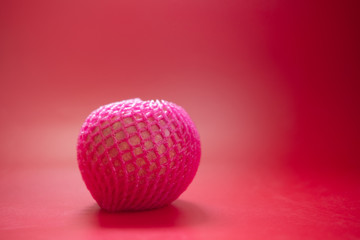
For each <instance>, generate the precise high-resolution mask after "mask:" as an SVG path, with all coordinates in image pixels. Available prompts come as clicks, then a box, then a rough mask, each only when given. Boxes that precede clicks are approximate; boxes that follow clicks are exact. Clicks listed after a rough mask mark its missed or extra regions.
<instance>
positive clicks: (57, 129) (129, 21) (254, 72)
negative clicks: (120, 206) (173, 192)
mask: <svg viewBox="0 0 360 240" xmlns="http://www.w3.org/2000/svg"><path fill="white" fill-rule="evenodd" d="M358 9H359V6H358V4H357V3H356V1H320V0H319V1H311V0H303V1H285V0H250V1H235V0H227V1H218V0H214V1H204V0H193V1H190V0H185V1H178V0H173V1H163V0H154V1H82V0H76V1H66V0H65V1H4V0H3V1H1V3H0V30H1V31H0V83H1V85H0V87H1V88H0V101H1V103H2V104H1V108H0V116H1V118H0V126H1V140H0V167H1V169H0V174H1V175H0V238H2V239H10V238H24V237H30V238H32V239H37V238H43V239H49V238H53V239H54V238H55V239H56V238H59V239H65V238H66V239H68V238H71V237H74V238H75V237H76V238H77V239H97V238H100V239H101V238H103V239H112V238H114V239H115V238H119V237H121V238H131V239H142V238H146V239H159V238H172V239H241V238H250V239H265V238H266V239H355V238H360V188H359V182H360V178H359V174H360V161H359V160H360V151H359V143H360V141H359V140H360V137H359V136H360V131H359V130H360V128H359V122H360V111H359V102H360V101H359V100H360V97H359V89H360V88H359V87H360V86H359V85H360V84H359V80H360V70H359V66H360V52H359V42H360V39H359V34H358V32H359V24H358V22H359V16H358ZM134 97H140V98H142V99H144V100H147V99H165V100H168V101H173V102H175V103H177V104H179V105H181V106H183V107H184V108H185V109H186V110H187V111H188V113H189V114H190V116H191V117H192V118H193V120H194V122H195V124H196V125H197V127H198V130H199V132H200V135H201V140H202V161H201V165H200V168H199V171H198V174H197V176H196V178H195V180H194V182H193V183H192V185H191V186H190V187H189V189H188V190H187V191H186V192H185V193H184V194H183V195H182V196H181V197H180V199H179V200H177V201H175V202H174V204H173V205H171V206H169V207H166V208H163V209H159V210H155V211H149V212H140V213H121V214H108V213H105V212H103V211H100V210H99V209H98V207H97V206H96V204H95V203H94V201H93V200H92V198H91V196H90V194H89V193H88V192H87V190H86V188H85V185H84V184H83V182H82V180H81V177H80V174H79V171H78V169H77V163H76V138H77V134H78V132H79V130H80V127H81V125H82V123H83V121H84V120H85V118H86V117H87V115H88V114H89V113H90V112H91V111H92V110H94V109H95V108H97V107H98V106H100V105H103V104H107V103H110V102H114V101H119V100H123V99H128V98H134Z"/></svg>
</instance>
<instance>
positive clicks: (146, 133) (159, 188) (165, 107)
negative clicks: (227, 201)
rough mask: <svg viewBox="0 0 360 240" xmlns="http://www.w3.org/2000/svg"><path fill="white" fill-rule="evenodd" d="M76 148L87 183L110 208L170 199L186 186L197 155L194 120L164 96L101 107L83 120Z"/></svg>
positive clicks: (158, 203) (140, 206) (149, 204)
mask: <svg viewBox="0 0 360 240" xmlns="http://www.w3.org/2000/svg"><path fill="white" fill-rule="evenodd" d="M77 150H78V163H79V168H80V171H81V174H82V177H83V179H84V181H85V184H86V186H87V188H88V189H89V191H90V193H91V194H92V196H93V197H94V199H95V200H96V201H97V203H98V204H99V206H100V207H101V208H103V209H106V210H109V211H120V210H142V209H151V208H157V207H161V206H164V205H166V204H169V203H171V202H172V201H174V200H175V199H177V198H178V197H179V196H180V194H181V193H182V192H183V191H185V189H186V188H187V187H188V185H189V184H190V182H191V181H192V179H193V178H194V176H195V173H196V171H197V168H198V165H199V161H200V139H199V135H198V132H197V130H196V128H195V125H194V123H193V122H192V121H191V119H190V117H189V116H188V114H187V113H186V112H185V111H184V110H183V109H182V108H181V107H179V106H177V105H175V104H173V103H170V102H167V101H163V100H162V101H158V100H157V101H141V100H140V99H131V100H126V101H121V102H116V103H112V104H108V105H105V106H102V107H100V108H99V109H97V110H95V111H94V112H92V113H91V114H90V115H89V117H88V118H87V119H86V121H85V123H84V124H83V126H82V129H81V132H80V136H79V139H78V146H77Z"/></svg>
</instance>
